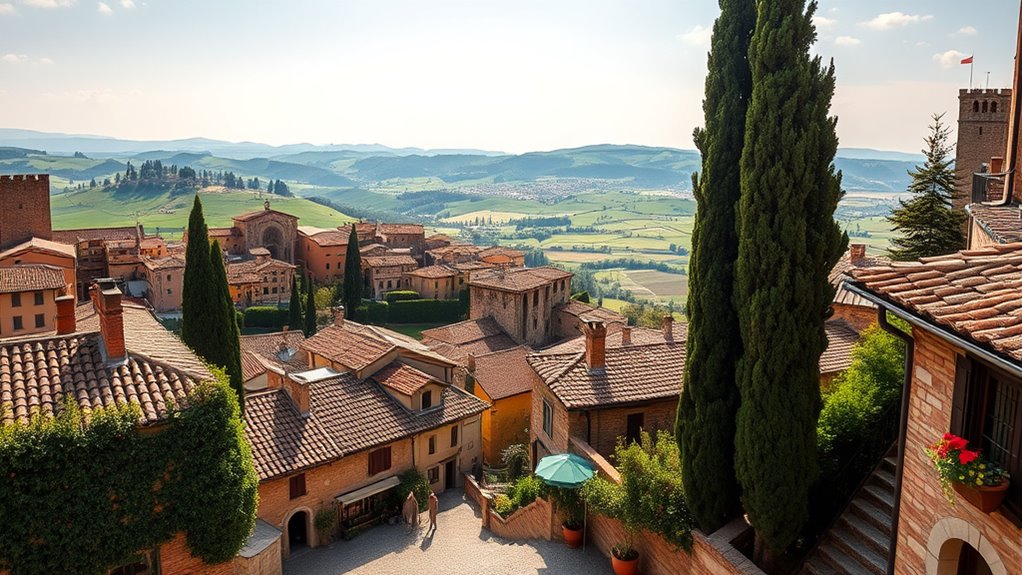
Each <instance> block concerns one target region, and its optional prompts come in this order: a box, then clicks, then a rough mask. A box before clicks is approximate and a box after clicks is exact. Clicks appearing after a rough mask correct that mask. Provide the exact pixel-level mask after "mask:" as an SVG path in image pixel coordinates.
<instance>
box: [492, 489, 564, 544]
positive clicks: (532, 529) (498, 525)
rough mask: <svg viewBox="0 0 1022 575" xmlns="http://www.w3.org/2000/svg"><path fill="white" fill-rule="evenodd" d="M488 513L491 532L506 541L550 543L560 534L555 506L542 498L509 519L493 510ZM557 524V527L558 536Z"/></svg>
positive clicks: (516, 512)
mask: <svg viewBox="0 0 1022 575" xmlns="http://www.w3.org/2000/svg"><path fill="white" fill-rule="evenodd" d="M487 511H488V512H489V514H490V516H489V525H488V528H489V530H490V531H491V532H492V533H493V534H494V535H496V536H498V537H503V538H504V539H511V540H515V541H522V540H527V539H545V540H547V541H550V540H551V539H554V538H556V537H557V535H559V534H560V533H559V531H560V521H559V520H557V518H556V517H555V516H554V507H553V504H551V503H550V502H549V501H547V500H546V499H543V498H542V497H539V498H537V499H536V500H535V501H533V502H532V503H530V504H528V505H526V506H525V507H522V508H521V509H518V510H517V511H515V512H514V513H512V514H511V515H509V516H507V517H501V516H500V515H498V514H497V512H496V511H494V510H493V509H488V510H487ZM555 524H556V526H557V530H556V531H557V533H556V534H555V529H554V526H555Z"/></svg>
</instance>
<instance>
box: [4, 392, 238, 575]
mask: <svg viewBox="0 0 1022 575" xmlns="http://www.w3.org/2000/svg"><path fill="white" fill-rule="evenodd" d="M189 403H190V406H189V407H188V408H187V409H181V410H176V411H174V412H173V413H172V415H171V416H170V418H169V421H168V422H167V423H166V424H164V425H161V426H160V427H159V428H158V429H154V430H150V429H145V430H140V429H139V428H138V427H137V426H136V422H137V421H138V419H139V414H140V412H139V410H138V408H137V406H127V407H122V408H110V409H106V410H102V411H97V412H93V413H92V414H91V415H90V416H89V417H85V416H84V414H83V413H82V412H81V411H80V410H79V409H78V408H77V406H76V405H75V404H73V403H69V404H68V405H67V406H65V409H64V410H63V411H62V413H61V415H60V416H58V417H57V418H51V419H44V418H37V419H35V420H34V421H32V422H31V423H30V424H27V425H23V424H13V425H6V426H0V478H3V479H2V481H0V526H2V527H0V529H2V531H3V536H2V537H0V571H2V570H4V569H7V570H9V571H10V572H11V575H35V574H43V573H47V574H50V573H78V574H82V575H92V574H95V575H102V574H103V573H105V572H106V570H107V569H109V568H110V567H112V566H116V565H118V564H121V563H123V562H126V561H127V560H129V559H131V558H132V557H133V556H134V555H135V554H136V553H138V552H139V551H140V550H147V549H151V548H153V547H156V546H158V545H159V544H160V543H163V542H166V541H168V540H170V539H171V538H172V537H173V536H174V534H175V533H178V532H184V534H185V537H186V540H187V543H188V547H189V548H190V550H191V552H192V554H193V555H195V556H196V557H199V558H201V559H203V560H204V561H205V562H206V563H209V564H215V563H222V562H224V561H228V560H230V559H232V558H233V557H234V556H235V555H236V554H237V552H238V551H239V550H240V549H241V547H242V546H243V545H244V544H245V541H246V539H247V538H248V535H249V534H250V533H251V531H252V528H253V526H254V524H255V516H256V506H257V491H256V488H257V483H258V480H257V477H256V474H255V469H254V468H253V465H252V454H251V451H250V449H249V446H248V443H247V442H246V441H245V438H244V434H243V430H242V425H243V424H242V421H241V417H240V414H239V409H238V401H237V397H236V395H235V392H234V391H233V390H232V389H231V388H230V387H229V386H228V384H227V383H226V381H225V380H224V379H223V378H222V377H220V378H218V381H216V382H212V383H206V384H203V385H201V386H199V387H198V388H196V389H195V390H194V392H193V393H192V395H191V397H190V402H189Z"/></svg>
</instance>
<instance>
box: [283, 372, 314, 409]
mask: <svg viewBox="0 0 1022 575" xmlns="http://www.w3.org/2000/svg"><path fill="white" fill-rule="evenodd" d="M284 391H286V392H287V394H288V395H289V396H290V397H291V401H293V402H294V403H295V407H297V408H298V412H299V413H301V414H302V417H308V415H309V384H307V383H304V382H301V381H296V380H295V378H293V377H289V376H288V375H287V374H285V375H284Z"/></svg>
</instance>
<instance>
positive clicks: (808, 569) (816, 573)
mask: <svg viewBox="0 0 1022 575" xmlns="http://www.w3.org/2000/svg"><path fill="white" fill-rule="evenodd" d="M799 575H847V574H846V573H845V572H843V571H838V570H837V569H835V568H834V567H832V566H831V565H830V564H829V563H827V562H826V561H825V560H824V559H823V557H821V556H820V555H819V554H815V555H813V558H812V559H810V560H809V561H806V563H805V565H803V566H802V570H801V571H799Z"/></svg>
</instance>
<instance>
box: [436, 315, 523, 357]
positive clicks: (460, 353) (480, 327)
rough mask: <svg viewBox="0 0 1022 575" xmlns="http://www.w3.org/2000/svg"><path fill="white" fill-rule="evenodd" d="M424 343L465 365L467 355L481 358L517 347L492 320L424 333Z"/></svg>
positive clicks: (451, 326) (457, 324)
mask: <svg viewBox="0 0 1022 575" xmlns="http://www.w3.org/2000/svg"><path fill="white" fill-rule="evenodd" d="M422 342H423V343H424V344H427V345H429V347H430V349H432V350H434V351H436V352H437V353H439V354H441V355H443V356H444V357H447V358H450V359H451V360H452V361H454V362H457V363H459V364H462V365H464V364H465V362H466V361H467V360H468V355H469V354H470V353H471V354H475V355H476V356H481V355H483V354H486V353H492V352H495V351H500V350H504V349H510V348H513V347H516V346H517V345H518V344H516V343H515V342H514V340H512V339H511V337H510V336H508V335H507V334H506V333H504V330H503V329H501V327H500V326H499V325H498V324H497V322H496V321H494V320H493V319H492V318H488V317H486V318H481V319H470V320H466V321H461V322H458V323H452V324H450V325H445V326H443V327H436V328H433V329H426V330H423V331H422Z"/></svg>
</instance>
